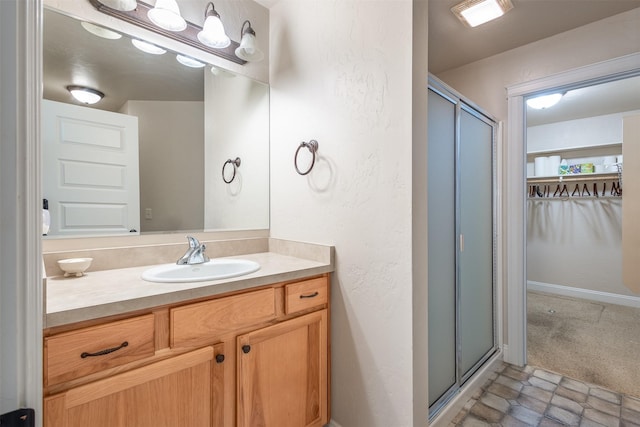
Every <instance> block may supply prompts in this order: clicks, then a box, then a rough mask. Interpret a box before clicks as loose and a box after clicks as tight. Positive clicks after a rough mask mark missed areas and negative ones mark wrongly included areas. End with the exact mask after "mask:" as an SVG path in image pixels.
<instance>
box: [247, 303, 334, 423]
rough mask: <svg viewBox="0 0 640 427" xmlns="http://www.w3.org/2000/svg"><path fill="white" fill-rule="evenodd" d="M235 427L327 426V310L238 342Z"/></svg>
mask: <svg viewBox="0 0 640 427" xmlns="http://www.w3.org/2000/svg"><path fill="white" fill-rule="evenodd" d="M237 352H238V427H255V426H264V427H303V426H322V425H324V424H326V423H327V416H328V413H327V412H328V411H327V353H328V351H327V310H322V311H318V312H314V313H311V314H308V315H306V316H301V317H298V318H295V319H292V320H288V321H286V322H282V323H279V324H277V325H273V326H269V327H267V328H264V329H260V330H257V331H254V332H251V333H248V334H245V335H242V336H239V337H238V350H237Z"/></svg>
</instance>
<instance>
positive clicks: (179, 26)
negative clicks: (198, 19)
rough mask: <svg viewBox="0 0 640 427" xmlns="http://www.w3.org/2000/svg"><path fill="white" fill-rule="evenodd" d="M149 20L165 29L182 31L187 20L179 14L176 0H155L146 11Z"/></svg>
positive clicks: (185, 26)
mask: <svg viewBox="0 0 640 427" xmlns="http://www.w3.org/2000/svg"><path fill="white" fill-rule="evenodd" d="M147 17H148V18H149V20H150V21H151V22H153V23H154V24H156V25H157V26H158V27H160V28H164V29H165V30H167V31H184V30H185V29H186V28H187V21H185V20H184V18H183V17H182V15H180V8H179V7H178V3H176V0H157V1H156V5H155V6H154V7H153V9H150V10H149V11H148V12H147Z"/></svg>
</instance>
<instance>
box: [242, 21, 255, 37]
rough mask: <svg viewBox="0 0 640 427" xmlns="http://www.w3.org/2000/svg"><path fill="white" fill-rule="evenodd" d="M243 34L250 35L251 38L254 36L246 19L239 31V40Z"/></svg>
mask: <svg viewBox="0 0 640 427" xmlns="http://www.w3.org/2000/svg"><path fill="white" fill-rule="evenodd" d="M245 25H246V28H245ZM245 34H251V35H252V36H253V37H255V36H256V32H255V31H253V28H251V22H250V21H249V20H248V19H247V20H246V21H244V22H243V23H242V28H241V29H240V38H241V39H242V36H244V35H245Z"/></svg>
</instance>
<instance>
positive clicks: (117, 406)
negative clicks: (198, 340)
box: [44, 347, 223, 427]
mask: <svg viewBox="0 0 640 427" xmlns="http://www.w3.org/2000/svg"><path fill="white" fill-rule="evenodd" d="M222 369H223V368H221V367H219V366H218V365H217V363H216V361H215V358H214V348H213V347H205V348H202V349H199V350H196V351H193V352H189V353H185V354H182V355H179V356H175V357H172V358H169V359H165V360H162V361H159V362H156V363H152V364H149V365H147V366H144V367H141V368H138V369H133V370H130V371H126V372H123V373H120V374H117V375H113V376H110V377H106V378H104V379H101V380H98V381H95V382H91V383H88V384H85V385H82V386H78V387H75V388H72V389H70V390H68V391H66V392H63V393H61V394H57V395H54V396H51V397H47V398H45V406H44V411H45V419H44V424H45V426H52V427H53V426H55V427H86V426H91V427H146V426H148V427H152V426H166V427H170V426H180V425H184V426H194V427H209V426H212V425H222V424H215V423H214V422H215V421H214V420H218V421H219V420H220V419H221V415H222V414H220V413H218V414H216V413H215V411H214V408H216V405H215V404H214V401H215V399H216V396H215V394H214V390H215V389H216V386H215V384H214V381H216V379H217V378H220V375H221V373H220V372H218V373H216V370H218V371H220V370H222ZM216 374H217V375H216Z"/></svg>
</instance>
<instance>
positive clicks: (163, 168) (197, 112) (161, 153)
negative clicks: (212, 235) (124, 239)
mask: <svg viewBox="0 0 640 427" xmlns="http://www.w3.org/2000/svg"><path fill="white" fill-rule="evenodd" d="M121 112H123V113H126V114H129V115H132V116H136V117H138V135H139V139H138V146H139V151H140V228H141V230H140V231H142V232H152V231H171V230H202V229H203V228H204V163H205V162H204V160H203V153H204V104H203V103H202V102H186V101H128V102H127V103H126V104H125V105H124V107H123V108H122V110H121ZM185 189H188V191H185ZM147 208H149V209H151V210H152V219H150V220H149V219H146V218H145V209H147Z"/></svg>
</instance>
